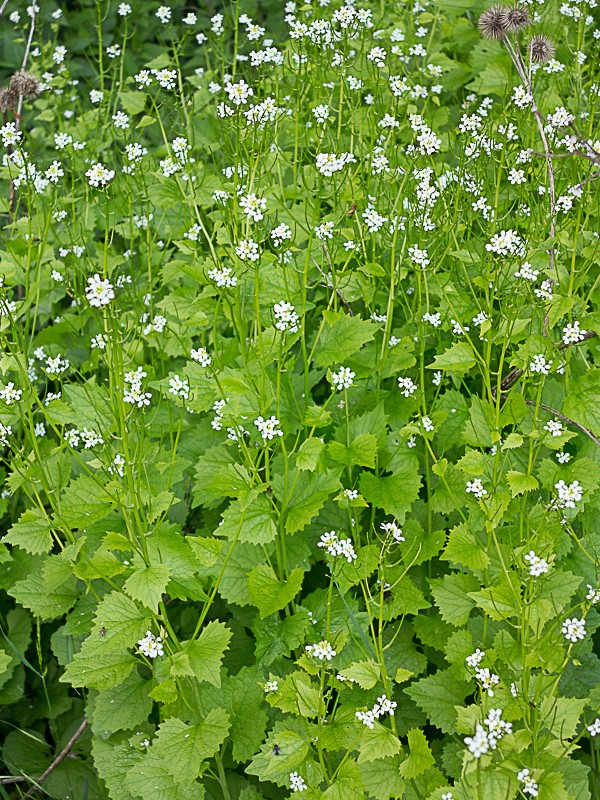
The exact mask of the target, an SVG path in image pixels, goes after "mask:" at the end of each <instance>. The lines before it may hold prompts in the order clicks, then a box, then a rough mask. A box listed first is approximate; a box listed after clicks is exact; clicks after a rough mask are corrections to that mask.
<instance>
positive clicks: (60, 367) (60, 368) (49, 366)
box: [44, 356, 69, 375]
mask: <svg viewBox="0 0 600 800" xmlns="http://www.w3.org/2000/svg"><path fill="white" fill-rule="evenodd" d="M44 369H45V371H46V373H47V374H48V375H61V374H62V373H63V372H65V371H66V370H67V369H69V361H68V359H66V358H65V359H62V358H61V357H60V356H56V358H52V357H51V356H49V357H48V358H47V359H46V366H45V367H44Z"/></svg>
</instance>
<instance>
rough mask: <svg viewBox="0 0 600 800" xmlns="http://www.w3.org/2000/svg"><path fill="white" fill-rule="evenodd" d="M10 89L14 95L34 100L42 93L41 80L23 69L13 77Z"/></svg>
mask: <svg viewBox="0 0 600 800" xmlns="http://www.w3.org/2000/svg"><path fill="white" fill-rule="evenodd" d="M8 91H9V93H10V94H11V95H12V96H13V97H23V98H24V99H25V100H34V99H35V98H36V97H37V96H38V95H39V93H40V82H39V80H38V79H37V78H36V77H35V75H32V74H31V73H30V72H26V71H25V70H24V69H21V70H19V71H18V72H15V74H14V75H13V76H12V77H11V79H10V84H9V86H8Z"/></svg>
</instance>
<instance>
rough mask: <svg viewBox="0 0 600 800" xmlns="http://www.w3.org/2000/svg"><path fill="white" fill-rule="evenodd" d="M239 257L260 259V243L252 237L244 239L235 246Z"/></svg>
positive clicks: (246, 259)
mask: <svg viewBox="0 0 600 800" xmlns="http://www.w3.org/2000/svg"><path fill="white" fill-rule="evenodd" d="M235 252H236V255H237V257H238V258H240V259H241V260H242V261H258V259H259V258H260V253H259V252H258V244H257V243H256V242H254V241H253V240H252V239H242V241H241V242H240V243H239V244H238V246H237V247H236V248H235Z"/></svg>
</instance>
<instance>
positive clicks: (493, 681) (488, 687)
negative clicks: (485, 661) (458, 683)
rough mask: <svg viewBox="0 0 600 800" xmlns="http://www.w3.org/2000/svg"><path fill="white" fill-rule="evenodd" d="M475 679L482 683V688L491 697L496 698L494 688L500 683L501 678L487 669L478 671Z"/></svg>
mask: <svg viewBox="0 0 600 800" xmlns="http://www.w3.org/2000/svg"><path fill="white" fill-rule="evenodd" d="M475 678H476V679H477V680H478V681H479V682H480V683H481V688H482V689H483V690H484V691H486V692H487V693H488V695H489V696H490V697H493V696H494V690H493V688H492V687H493V686H497V685H498V684H499V683H500V677H499V676H498V675H496V674H495V673H494V672H490V670H489V669H488V668H487V667H486V668H485V669H476V670H475Z"/></svg>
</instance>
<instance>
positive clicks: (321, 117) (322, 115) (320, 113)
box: [312, 105, 329, 125]
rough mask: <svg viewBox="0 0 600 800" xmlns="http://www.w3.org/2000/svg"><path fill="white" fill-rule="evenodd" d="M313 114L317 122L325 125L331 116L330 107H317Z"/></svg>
mask: <svg viewBox="0 0 600 800" xmlns="http://www.w3.org/2000/svg"><path fill="white" fill-rule="evenodd" d="M312 113H313V115H314V117H315V119H316V120H317V122H318V123H320V124H321V125H324V124H325V123H326V122H327V117H328V116H329V106H328V105H320V106H315V107H314V108H313V110H312Z"/></svg>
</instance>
